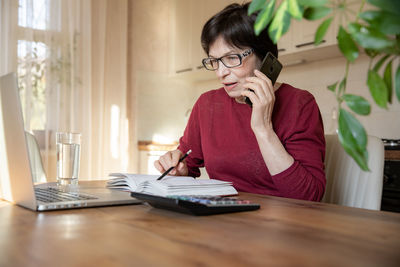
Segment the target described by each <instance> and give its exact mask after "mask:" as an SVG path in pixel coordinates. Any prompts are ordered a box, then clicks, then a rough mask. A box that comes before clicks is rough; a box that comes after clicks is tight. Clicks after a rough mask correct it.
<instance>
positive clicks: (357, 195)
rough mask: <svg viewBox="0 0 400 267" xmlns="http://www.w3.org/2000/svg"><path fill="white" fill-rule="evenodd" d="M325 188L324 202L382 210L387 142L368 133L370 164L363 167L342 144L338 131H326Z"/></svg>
mask: <svg viewBox="0 0 400 267" xmlns="http://www.w3.org/2000/svg"><path fill="white" fill-rule="evenodd" d="M325 140H326V155H325V173H326V190H325V195H324V197H323V199H322V202H327V203H334V204H339V205H344V206H350V207H358V208H364V209H372V210H380V208H381V200H382V187H383V166H384V146H383V142H382V140H381V139H379V138H377V137H374V136H368V145H367V150H368V155H369V158H368V167H369V169H370V171H369V172H368V171H367V172H365V171H363V170H361V169H360V167H359V166H358V165H357V163H356V162H355V161H354V160H353V158H351V157H350V156H349V155H348V154H347V153H346V152H345V150H344V149H343V147H342V146H341V144H340V142H339V139H338V136H337V135H326V136H325Z"/></svg>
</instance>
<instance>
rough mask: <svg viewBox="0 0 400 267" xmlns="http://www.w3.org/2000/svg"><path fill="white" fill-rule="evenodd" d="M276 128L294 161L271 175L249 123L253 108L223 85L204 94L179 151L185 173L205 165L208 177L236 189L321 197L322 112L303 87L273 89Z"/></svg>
mask: <svg viewBox="0 0 400 267" xmlns="http://www.w3.org/2000/svg"><path fill="white" fill-rule="evenodd" d="M275 95H276V100H275V105H274V111H273V114H272V121H273V127H274V130H275V132H276V134H277V136H278V137H279V139H280V140H281V142H282V144H283V146H284V147H285V149H286V151H287V152H288V153H289V154H290V155H292V157H293V158H294V160H295V162H294V163H293V164H292V165H291V166H290V167H289V168H288V169H286V170H284V171H283V172H281V173H279V174H276V175H271V174H270V173H269V171H268V168H267V166H266V165H265V162H264V159H263V157H262V155H261V151H260V149H259V147H258V143H257V141H256V138H255V136H254V134H253V131H252V130H251V127H250V117H251V112H252V109H251V107H250V106H248V105H246V104H240V103H238V102H236V101H235V99H233V98H231V97H229V96H228V95H227V93H226V92H225V90H224V89H223V88H220V89H217V90H212V91H208V92H206V93H204V94H203V95H201V96H200V98H199V99H198V100H197V102H196V103H195V105H194V107H193V110H192V113H191V116H190V118H189V121H188V124H187V126H186V129H185V132H184V135H183V136H182V137H181V138H180V142H179V150H181V151H182V152H186V151H187V150H189V149H191V150H192V153H191V154H190V155H189V157H188V158H187V159H186V161H187V164H188V168H189V175H191V176H194V177H197V176H199V175H200V171H199V167H205V168H206V170H207V173H208V175H209V176H210V178H214V179H219V180H225V181H231V182H233V184H234V186H235V188H236V189H237V190H238V191H244V192H251V193H257V194H265V195H274V196H281V197H288V198H296V199H306V200H314V201H320V200H321V198H322V196H323V194H324V191H325V183H326V180H325V173H324V157H325V139H324V130H323V125H322V119H321V115H320V112H319V109H318V106H317V103H316V102H315V99H314V97H313V96H312V95H311V94H310V93H309V92H307V91H304V90H300V89H296V88H294V87H292V86H290V85H288V84H282V85H281V86H280V88H279V89H278V90H277V91H276V93H275Z"/></svg>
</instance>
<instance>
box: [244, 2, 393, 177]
mask: <svg viewBox="0 0 400 267" xmlns="http://www.w3.org/2000/svg"><path fill="white" fill-rule="evenodd" d="M277 2H278V1H277V0H253V1H252V2H251V4H250V6H249V10H248V13H249V15H250V14H252V13H254V12H257V11H259V14H258V16H257V19H256V22H255V24H254V31H255V33H256V34H259V33H260V32H261V31H262V30H264V29H265V28H266V27H267V25H269V27H268V32H269V36H270V37H271V39H272V40H273V41H274V42H275V43H277V42H278V40H279V39H280V38H281V37H282V35H284V34H285V33H286V32H287V31H288V30H289V27H290V22H291V20H292V19H297V20H301V19H306V20H321V24H320V25H319V27H318V29H317V31H316V32H315V39H314V42H315V45H319V44H320V43H321V42H322V40H323V38H324V36H325V34H326V32H327V30H328V29H329V27H333V26H332V21H333V20H334V18H335V16H341V15H343V14H345V13H346V12H349V8H348V6H349V4H350V1H346V0H330V1H328V0H282V1H280V4H278V3H277ZM366 2H368V3H369V4H370V6H372V7H373V8H372V9H371V8H370V9H369V10H367V8H365V6H366ZM357 3H359V9H358V12H357V14H356V17H355V19H354V20H350V21H347V22H346V23H344V24H342V25H338V27H339V29H338V35H337V45H338V47H339V49H340V51H341V52H342V54H343V55H344V57H345V58H346V65H345V74H344V77H342V78H341V79H340V80H338V81H337V82H336V83H334V84H332V85H329V86H328V89H329V90H330V91H332V92H333V93H334V94H335V96H336V99H337V102H338V107H339V108H338V110H339V116H338V137H339V141H340V143H341V144H342V146H343V148H344V149H345V150H346V152H347V153H348V154H349V155H350V156H351V157H352V158H353V159H354V160H355V161H356V162H357V164H358V165H359V166H360V167H361V169H363V170H368V164H367V162H368V152H367V149H366V147H367V133H366V131H365V129H364V127H363V125H362V124H361V123H360V122H359V121H358V119H357V118H356V116H355V114H357V115H362V116H366V115H369V114H370V112H371V106H370V103H369V102H368V101H367V100H366V99H365V98H363V97H361V96H358V95H352V94H347V93H346V81H347V78H348V73H349V68H350V64H351V63H353V62H354V61H355V60H356V59H357V58H358V56H359V54H360V52H362V50H364V52H365V53H366V54H367V55H368V56H369V58H370V64H369V67H368V74H367V81H366V83H367V85H368V88H369V91H370V94H371V96H372V99H373V100H374V102H375V103H376V104H377V105H378V106H379V107H381V108H384V109H386V108H387V105H388V103H392V98H393V95H394V94H395V95H396V96H397V99H398V100H399V101H400V64H399V63H398V61H395V59H398V58H399V55H400V4H399V3H398V0H359V1H357ZM351 4H354V1H352V3H351ZM395 62H397V63H395ZM395 64H397V66H394V65H395ZM393 70H395V74H394V75H393ZM393 92H394V93H393ZM344 103H345V104H346V105H347V109H345V108H344V107H343V106H344Z"/></svg>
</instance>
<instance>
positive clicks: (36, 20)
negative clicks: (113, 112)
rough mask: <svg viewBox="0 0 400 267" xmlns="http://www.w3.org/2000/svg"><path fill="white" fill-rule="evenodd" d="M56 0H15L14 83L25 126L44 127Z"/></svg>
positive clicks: (56, 27)
mask: <svg viewBox="0 0 400 267" xmlns="http://www.w3.org/2000/svg"><path fill="white" fill-rule="evenodd" d="M58 4H59V1H57V0H51V1H50V0H34V1H33V0H19V7H18V86H19V90H20V96H21V103H22V109H23V114H24V120H25V127H26V128H27V130H44V129H45V128H46V121H47V118H46V114H47V110H46V109H47V108H46V107H47V106H48V105H47V101H48V99H47V97H46V89H48V88H49V82H50V79H49V74H50V72H51V71H52V69H53V68H54V66H52V65H51V62H54V60H53V59H52V57H54V56H55V52H56V54H57V50H58V48H57V42H54V40H57V39H59V35H60V34H61V31H60V27H59V25H60V21H59V18H57V19H53V18H52V17H55V16H54V14H53V15H52V17H51V16H50V13H51V12H50V10H51V9H53V11H54V8H55V6H56V5H57V6H59V5H58Z"/></svg>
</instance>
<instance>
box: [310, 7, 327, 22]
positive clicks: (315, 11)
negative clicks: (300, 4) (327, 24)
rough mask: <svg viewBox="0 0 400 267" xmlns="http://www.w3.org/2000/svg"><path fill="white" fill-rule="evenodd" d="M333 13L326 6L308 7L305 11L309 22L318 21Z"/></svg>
mask: <svg viewBox="0 0 400 267" xmlns="http://www.w3.org/2000/svg"><path fill="white" fill-rule="evenodd" d="M331 12H332V8H329V7H326V6H320V7H308V8H306V9H305V10H304V14H303V16H304V18H305V19H307V20H317V19H320V18H323V17H325V16H327V15H328V14H330V13H331Z"/></svg>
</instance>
